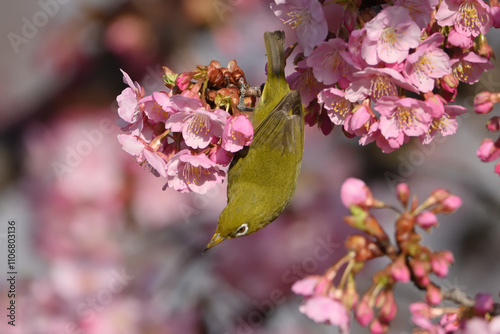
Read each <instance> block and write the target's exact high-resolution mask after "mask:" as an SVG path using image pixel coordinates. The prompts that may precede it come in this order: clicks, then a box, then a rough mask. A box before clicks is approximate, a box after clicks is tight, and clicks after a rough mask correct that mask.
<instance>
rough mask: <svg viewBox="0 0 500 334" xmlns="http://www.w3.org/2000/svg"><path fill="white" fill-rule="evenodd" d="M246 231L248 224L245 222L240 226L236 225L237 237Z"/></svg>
mask: <svg viewBox="0 0 500 334" xmlns="http://www.w3.org/2000/svg"><path fill="white" fill-rule="evenodd" d="M247 232H248V225H247V224H241V226H240V227H238V229H237V230H236V233H235V235H236V236H237V237H241V236H242V235H245V234H247Z"/></svg>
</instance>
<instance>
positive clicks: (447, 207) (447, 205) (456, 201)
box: [442, 195, 462, 213]
mask: <svg viewBox="0 0 500 334" xmlns="http://www.w3.org/2000/svg"><path fill="white" fill-rule="evenodd" d="M461 205H462V200H461V199H460V197H458V196H455V195H451V196H448V197H447V198H446V199H445V200H443V202H442V212H444V213H452V212H454V211H455V210H457V209H458V208H459V207H460V206H461Z"/></svg>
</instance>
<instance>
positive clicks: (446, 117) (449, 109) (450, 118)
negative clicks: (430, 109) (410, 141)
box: [419, 105, 467, 145]
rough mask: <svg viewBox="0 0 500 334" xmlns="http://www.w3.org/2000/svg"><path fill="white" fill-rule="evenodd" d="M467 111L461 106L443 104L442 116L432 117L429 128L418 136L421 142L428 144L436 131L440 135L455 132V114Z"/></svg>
mask: <svg viewBox="0 0 500 334" xmlns="http://www.w3.org/2000/svg"><path fill="white" fill-rule="evenodd" d="M465 112H467V109H465V108H464V107H462V106H458V105H445V106H444V113H443V116H441V117H440V118H433V120H432V122H431V125H430V127H429V130H428V131H427V132H426V133H425V134H423V135H422V136H420V137H419V140H420V142H421V143H422V144H424V145H427V144H429V143H430V142H431V141H432V140H433V139H434V137H435V136H436V134H437V133H440V134H441V136H443V137H444V136H449V135H452V134H455V133H456V132H457V128H458V122H457V118H456V117H457V116H459V115H461V114H463V113H465Z"/></svg>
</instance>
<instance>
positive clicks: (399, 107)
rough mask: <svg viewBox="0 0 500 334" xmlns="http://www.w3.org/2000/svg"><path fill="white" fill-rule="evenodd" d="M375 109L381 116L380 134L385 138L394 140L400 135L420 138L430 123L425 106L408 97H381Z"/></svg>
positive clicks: (428, 113) (427, 108) (430, 117)
mask: <svg viewBox="0 0 500 334" xmlns="http://www.w3.org/2000/svg"><path fill="white" fill-rule="evenodd" d="M375 109H376V110H377V111H378V112H379V113H380V114H381V116H380V132H381V133H382V135H383V136H384V137H385V138H396V137H398V136H399V135H400V134H401V133H403V134H404V135H405V136H408V137H413V136H420V135H422V134H425V133H426V132H427V130H428V129H429V126H430V124H431V121H432V116H431V115H430V111H429V107H428V106H427V104H426V103H425V102H423V101H420V100H416V99H413V98H409V97H406V98H402V99H400V98H398V97H394V96H389V97H383V98H381V99H380V100H378V102H377V104H375Z"/></svg>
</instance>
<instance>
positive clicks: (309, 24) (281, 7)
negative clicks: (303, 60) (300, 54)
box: [271, 0, 328, 57]
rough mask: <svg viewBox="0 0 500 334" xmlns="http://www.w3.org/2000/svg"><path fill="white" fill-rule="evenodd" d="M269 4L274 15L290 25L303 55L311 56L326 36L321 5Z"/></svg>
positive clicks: (305, 0) (312, 0) (304, 0)
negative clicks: (302, 50)
mask: <svg viewBox="0 0 500 334" xmlns="http://www.w3.org/2000/svg"><path fill="white" fill-rule="evenodd" d="M274 2H275V3H271V9H272V10H273V11H274V14H275V15H276V16H277V17H279V18H280V19H281V20H282V21H283V22H284V23H286V24H288V25H290V26H291V27H292V28H293V29H294V30H295V33H296V35H297V40H298V42H299V45H300V46H301V47H302V48H303V49H304V55H305V56H306V57H307V56H309V55H310V54H311V52H312V51H313V49H314V47H315V46H317V45H319V44H320V43H322V42H323V41H324V40H325V38H326V35H327V34H328V24H327V22H326V19H325V14H324V12H323V8H322V7H321V4H320V3H319V2H318V1H317V0H275V1H274Z"/></svg>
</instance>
